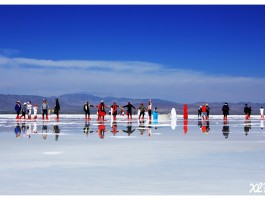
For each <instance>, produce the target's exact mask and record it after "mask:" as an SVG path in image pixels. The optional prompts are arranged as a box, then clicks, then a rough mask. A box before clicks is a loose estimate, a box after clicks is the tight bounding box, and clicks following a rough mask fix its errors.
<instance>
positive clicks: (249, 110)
mask: <svg viewBox="0 0 265 200" xmlns="http://www.w3.org/2000/svg"><path fill="white" fill-rule="evenodd" d="M251 112H252V109H251V106H249V107H248V118H250V115H251Z"/></svg>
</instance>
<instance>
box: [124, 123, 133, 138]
mask: <svg viewBox="0 0 265 200" xmlns="http://www.w3.org/2000/svg"><path fill="white" fill-rule="evenodd" d="M134 131H135V129H133V130H132V122H128V123H127V130H123V132H125V133H127V134H128V136H130V135H131V134H132V133H133V132H134Z"/></svg>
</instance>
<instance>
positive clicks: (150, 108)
mask: <svg viewBox="0 0 265 200" xmlns="http://www.w3.org/2000/svg"><path fill="white" fill-rule="evenodd" d="M147 112H148V116H149V121H151V120H152V100H151V99H150V100H149V102H148V106H147Z"/></svg>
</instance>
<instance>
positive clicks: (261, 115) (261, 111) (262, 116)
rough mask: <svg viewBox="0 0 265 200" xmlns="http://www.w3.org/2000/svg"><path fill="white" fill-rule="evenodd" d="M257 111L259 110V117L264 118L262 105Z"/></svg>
mask: <svg viewBox="0 0 265 200" xmlns="http://www.w3.org/2000/svg"><path fill="white" fill-rule="evenodd" d="M259 111H260V118H261V119H264V108H263V107H262V106H261V107H260V109H259Z"/></svg>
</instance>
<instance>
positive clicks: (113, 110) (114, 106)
mask: <svg viewBox="0 0 265 200" xmlns="http://www.w3.org/2000/svg"><path fill="white" fill-rule="evenodd" d="M118 107H119V106H118V105H117V104H116V102H114V103H113V104H112V106H111V108H112V113H111V114H112V115H113V120H116V117H117V114H118V110H117V108H118Z"/></svg>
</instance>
